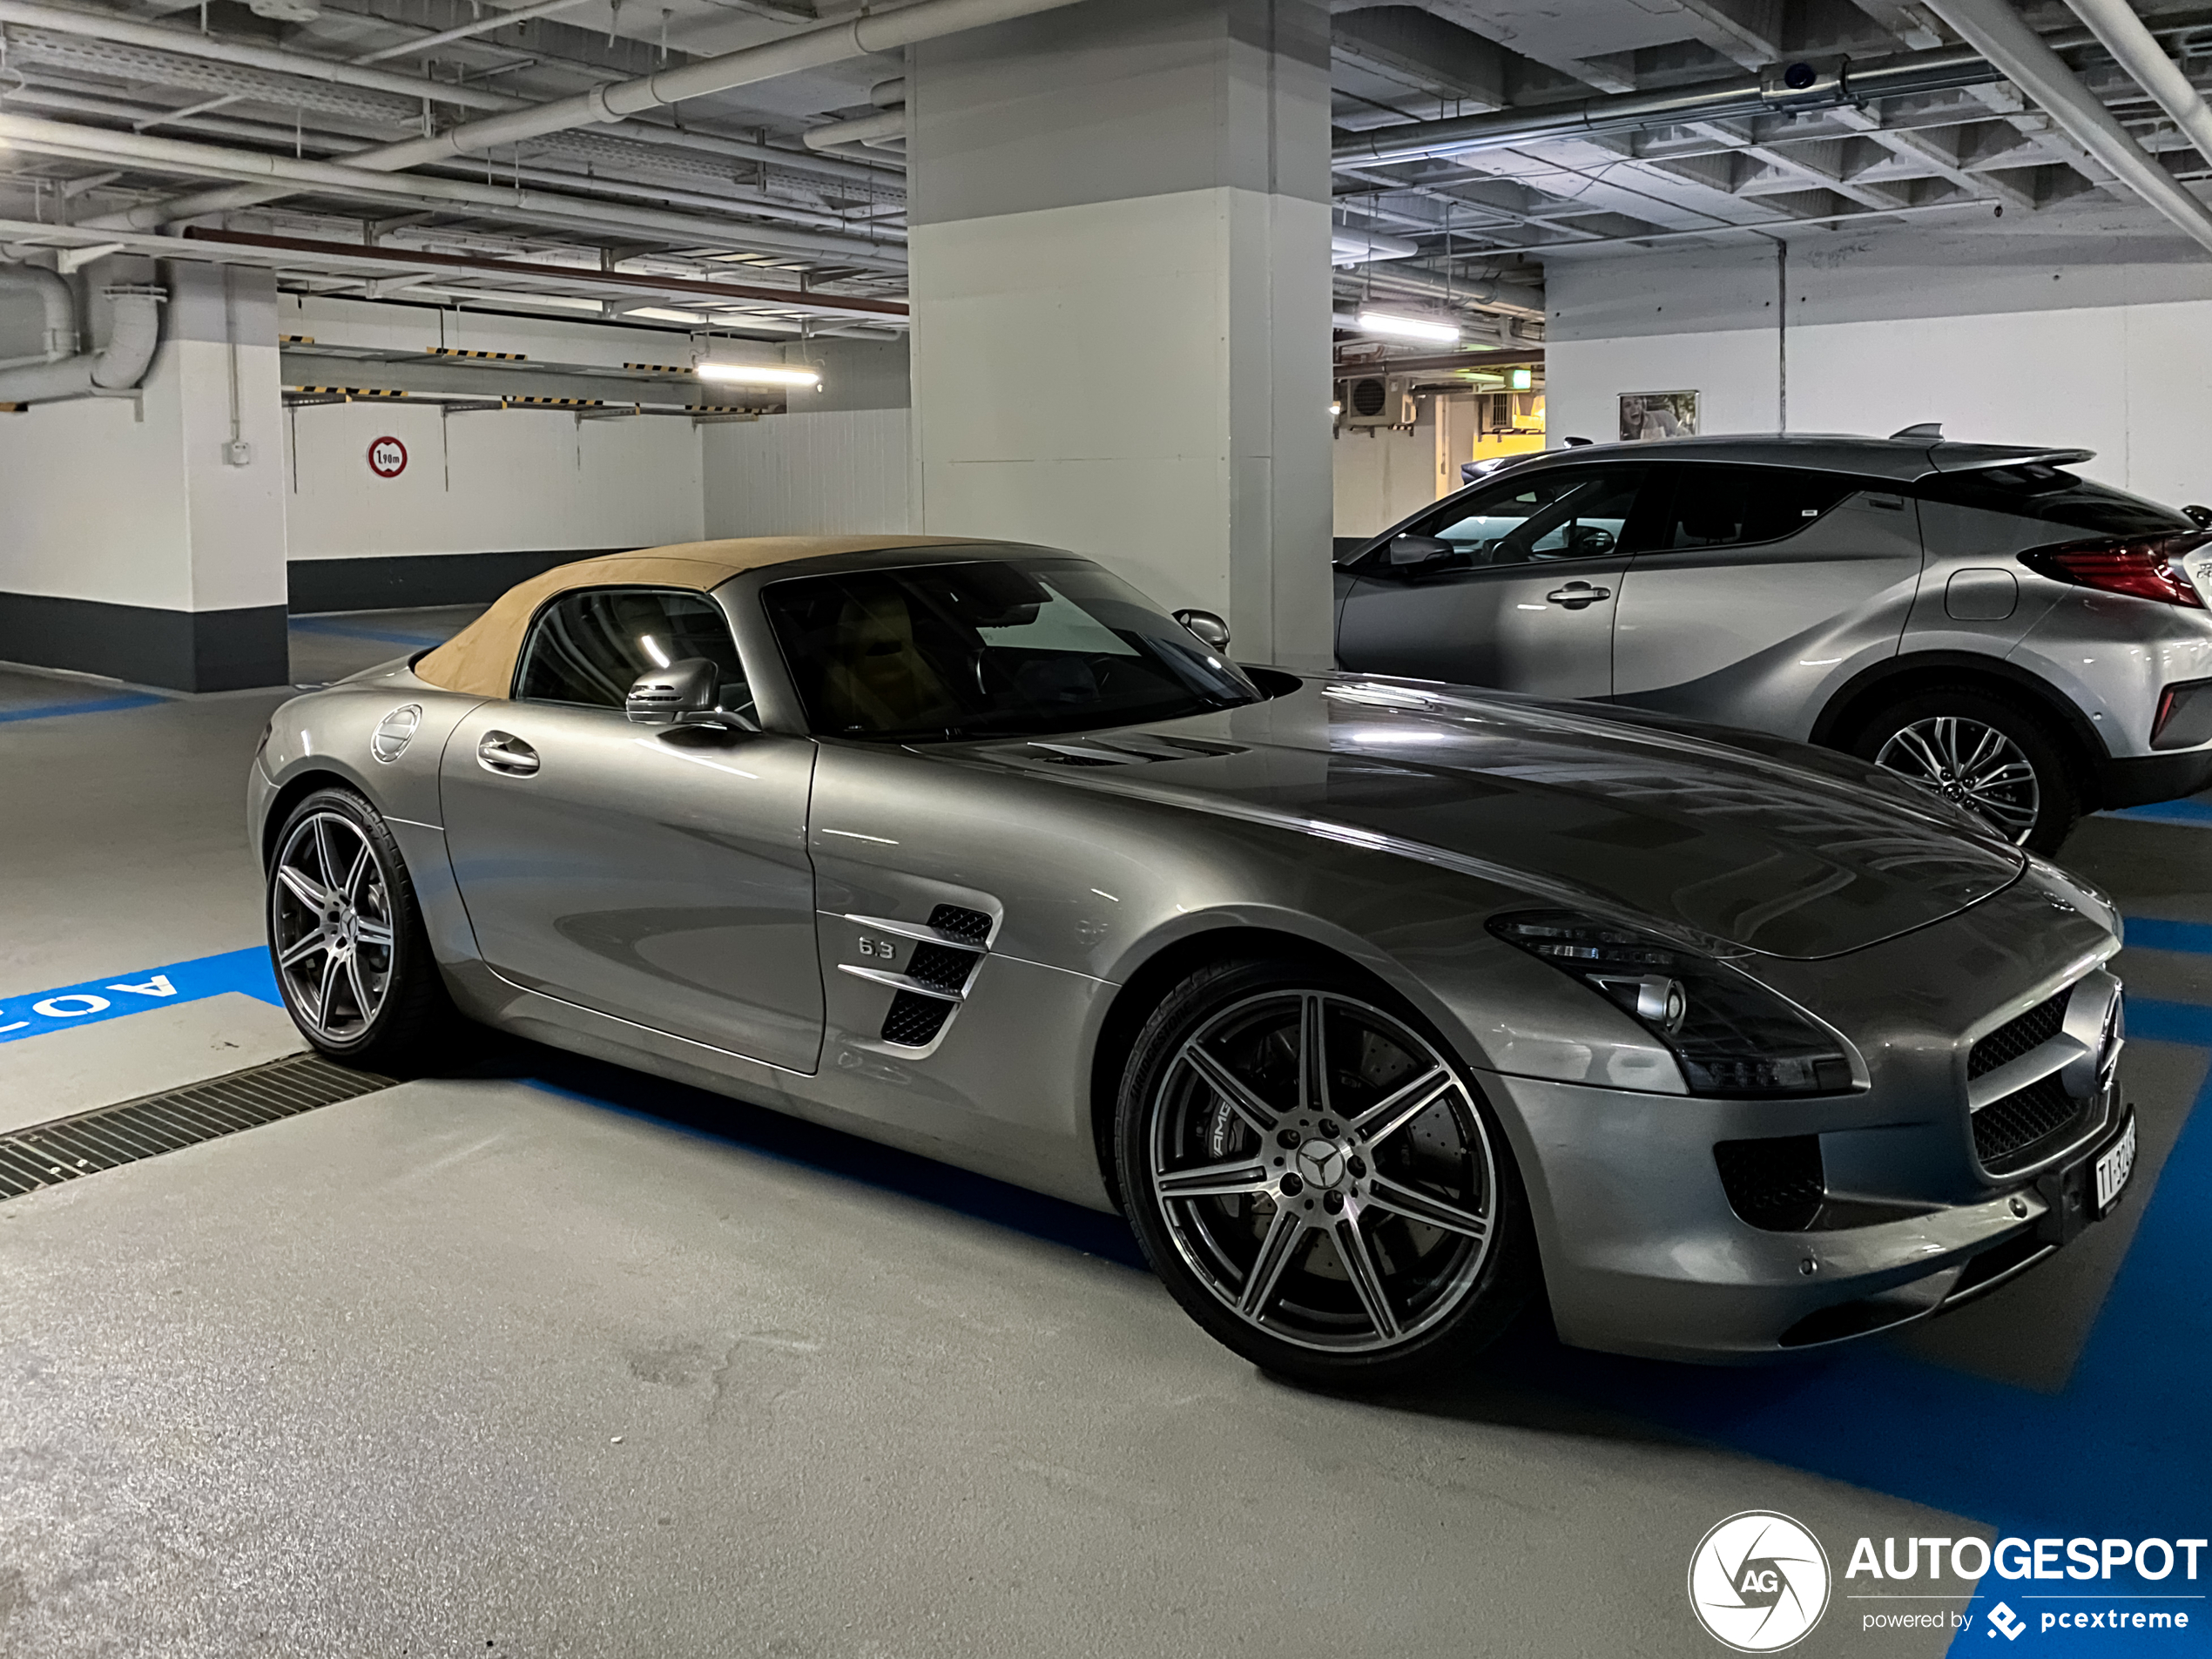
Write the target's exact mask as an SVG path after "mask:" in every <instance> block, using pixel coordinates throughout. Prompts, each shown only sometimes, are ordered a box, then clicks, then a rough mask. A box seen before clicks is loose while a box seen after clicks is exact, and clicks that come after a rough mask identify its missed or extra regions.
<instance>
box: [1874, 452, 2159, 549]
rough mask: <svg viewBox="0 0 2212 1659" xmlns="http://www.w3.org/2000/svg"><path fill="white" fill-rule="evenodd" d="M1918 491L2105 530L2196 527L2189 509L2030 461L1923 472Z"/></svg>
mask: <svg viewBox="0 0 2212 1659" xmlns="http://www.w3.org/2000/svg"><path fill="white" fill-rule="evenodd" d="M1912 493H1913V494H1914V495H1916V496H1919V497H1920V499H1921V500H1923V501H1939V502H1948V503H1950V504H1951V505H1952V506H1953V507H1979V508H1981V509H1985V510H1986V511H1988V512H1993V513H2011V514H2013V515H2014V516H2017V517H2020V518H2037V519H2041V520H2042V521H2043V522H2044V523H2049V524H2064V525H2066V526H2067V527H2068V528H2069V529H2078V530H2094V531H2096V532H2098V533H2099V534H2101V535H2105V536H2170V535H2173V534H2174V533H2175V532H2176V531H2181V532H2183V533H2187V532H2188V531H2190V530H2194V529H2195V528H2196V526H2195V524H2193V523H2190V521H2189V519H2188V516H2186V515H2185V514H2182V513H2177V512H2175V510H2174V509H2172V508H2170V507H2161V506H2160V505H2159V504H2158V503H2157V502H2155V501H2145V500H2144V499H2143V498H2142V497H2141V496H2131V495H2129V494H2128V492H2127V491H2126V490H2124V489H2113V488H2112V487H2111V486H2110V485H2108V484H2093V483H2091V482H2089V481H2088V480H2087V478H2083V477H2081V476H2080V475H2077V474H2074V473H2070V472H2068V471H2067V470H2066V469H2064V468H2062V467H2046V466H2037V465H2033V464H2030V465H2025V466H2018V467H1987V468H1982V469H1977V470H1975V471H1973V472H1946V473H1939V474H1937V475H1935V476H1934V477H1932V478H1923V479H1922V480H1921V481H1920V482H1919V483H1917V484H1915V485H1914V486H1913V487H1912Z"/></svg>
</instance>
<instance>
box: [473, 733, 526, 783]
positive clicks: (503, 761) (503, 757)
mask: <svg viewBox="0 0 2212 1659" xmlns="http://www.w3.org/2000/svg"><path fill="white" fill-rule="evenodd" d="M476 764H477V765H480V766H482V768H483V769H484V770H485V771H486V772H503V773H504V774H506V775H507V776H508V777H509V778H527V777H529V775H530V774H531V773H532V772H536V770H537V751H536V750H535V749H533V748H531V747H530V746H529V744H527V743H524V742H523V740H522V739H521V738H518V737H516V735H515V734H514V733H513V732H485V733H484V737H483V741H482V742H481V743H479V744H478V745H476Z"/></svg>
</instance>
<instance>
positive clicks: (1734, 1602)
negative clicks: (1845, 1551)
mask: <svg viewBox="0 0 2212 1659" xmlns="http://www.w3.org/2000/svg"><path fill="white" fill-rule="evenodd" d="M1828 1586H1829V1572H1828V1554H1827V1552H1826V1551H1825V1550H1824V1549H1822V1548H1821V1547H1820V1541H1819V1540H1818V1539H1817V1538H1815V1537H1814V1536H1813V1535H1812V1534H1811V1533H1810V1532H1808V1531H1807V1530H1806V1529H1805V1528H1804V1527H1802V1526H1800V1525H1798V1524H1797V1522H1796V1521H1792V1520H1791V1519H1790V1517H1789V1516H1787V1515H1782V1514H1775V1513H1774V1512H1773V1511H1772V1510H1769V1509H1747V1510H1745V1511H1744V1512H1743V1514H1740V1515H1730V1517H1729V1518H1728V1519H1727V1520H1726V1521H1722V1522H1721V1523H1720V1525H1719V1526H1717V1527H1714V1528H1713V1529H1712V1531H1710V1532H1709V1533H1707V1534H1705V1536H1704V1538H1703V1540H1702V1541H1699V1543H1698V1546H1697V1549H1696V1554H1692V1555H1691V1556H1690V1558H1689V1607H1690V1611H1692V1612H1693V1613H1695V1614H1696V1615H1697V1622H1698V1623H1700V1624H1702V1625H1703V1626H1704V1627H1705V1629H1706V1632H1707V1634H1708V1635H1711V1636H1712V1638H1713V1639H1714V1640H1715V1641H1716V1642H1722V1643H1723V1644H1724V1645H1726V1646H1728V1647H1730V1648H1733V1649H1736V1650H1737V1652H1738V1653H1779V1652H1780V1651H1781V1650H1782V1649H1784V1648H1788V1647H1793V1646H1795V1645H1796V1644H1797V1642H1802V1641H1803V1640H1804V1638H1805V1637H1806V1636H1807V1635H1810V1634H1811V1630H1812V1628H1813V1626H1815V1625H1816V1624H1818V1623H1819V1622H1820V1615H1822V1614H1824V1613H1825V1612H1826V1611H1827V1610H1828Z"/></svg>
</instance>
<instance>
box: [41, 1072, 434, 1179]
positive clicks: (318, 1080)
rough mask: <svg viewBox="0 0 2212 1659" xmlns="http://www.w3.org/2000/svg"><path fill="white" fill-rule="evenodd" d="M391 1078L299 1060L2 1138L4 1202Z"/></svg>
mask: <svg viewBox="0 0 2212 1659" xmlns="http://www.w3.org/2000/svg"><path fill="white" fill-rule="evenodd" d="M391 1086H392V1080H391V1079H390V1078H388V1077H379V1076H375V1075H374V1074H373V1073H370V1072H366V1071H349V1070H347V1069H346V1068H345V1067H343V1066H334V1065H333V1064H331V1063H330V1062H329V1061H327V1060H325V1059H323V1058H322V1057H321V1056H320V1055H293V1057H292V1058H291V1059H289V1060H279V1061H274V1062H272V1063H270V1064H268V1065H266V1066H254V1067H253V1068H251V1069H248V1070H246V1071H234V1072H233V1073H231V1074H230V1076H227V1077H213V1078H210V1079H209V1080H208V1081H207V1082H204V1083H193V1084H192V1085H191V1086H190V1087H189V1088H185V1089H168V1090H166V1091H165V1092H164V1093H162V1094H158V1095H148V1096H145V1097H144V1098H143V1099H139V1100H126V1101H125V1102H124V1103H122V1104H121V1105H119V1106H103V1107H101V1108H100V1109H98V1110H97V1111H91V1112H80V1113H78V1115H77V1116H74V1117H57V1118H56V1119H55V1120H54V1121H53V1122H52V1123H34V1124H32V1125H31V1126H30V1128H29V1129H19V1130H10V1131H9V1132H8V1133H6V1134H0V1199H6V1198H17V1197H22V1196H23V1195H24V1193H26V1192H32V1191H36V1190H37V1189H38V1188H40V1187H56V1186H59V1185H61V1184H62V1183H63V1182H64V1181H75V1180H78V1179H81V1178H82V1177H85V1176H88V1175H98V1173H99V1172H100V1171H101V1170H112V1169H114V1168H116V1167H117V1166H118V1165H119V1164H125V1163H137V1162H138V1160H139V1159H140V1158H150V1157H159V1156H160V1155H161V1154H162V1153H164V1152H174V1151H175V1150H178V1149H179V1147H185V1146H193V1145H197V1144H198V1143H199V1142H201V1141H212V1140H215V1139H217V1138H219V1136H225V1135H235V1134H237V1133H238V1132H239V1130H246V1129H258V1128H260V1126H261V1125H262V1124H264V1123H275V1122H276V1121H277V1120H278V1119H279V1118H283V1117H295V1116H298V1115H299V1114H300V1113H301V1112H311V1111H313V1110H314V1109H315V1108H316V1107H318V1106H334V1105H336V1104H337V1103H339V1102H340V1101H341V1100H352V1099H354V1098H355V1097H356V1096H361V1095H368V1094H374V1092H375V1091H376V1090H378V1089H389V1088H390V1087H391Z"/></svg>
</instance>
